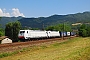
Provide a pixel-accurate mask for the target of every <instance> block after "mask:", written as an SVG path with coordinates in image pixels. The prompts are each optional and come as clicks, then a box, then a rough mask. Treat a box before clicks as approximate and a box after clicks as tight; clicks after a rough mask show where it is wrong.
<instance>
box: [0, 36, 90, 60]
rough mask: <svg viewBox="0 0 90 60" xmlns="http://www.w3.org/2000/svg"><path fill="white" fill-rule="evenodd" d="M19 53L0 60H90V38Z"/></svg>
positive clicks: (57, 43)
mask: <svg viewBox="0 0 90 60" xmlns="http://www.w3.org/2000/svg"><path fill="white" fill-rule="evenodd" d="M19 52H20V53H19ZM19 52H18V54H17V53H16V54H14V53H13V54H12V55H11V56H8V57H4V58H1V59H0V60H90V37H87V38H82V37H77V38H74V39H69V40H68V41H66V42H62V43H60V42H56V43H54V44H51V45H42V46H33V47H30V48H24V49H22V50H21V51H19ZM7 55H8V54H5V55H4V56H7Z"/></svg>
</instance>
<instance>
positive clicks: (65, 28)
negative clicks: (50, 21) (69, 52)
mask: <svg viewBox="0 0 90 60" xmlns="http://www.w3.org/2000/svg"><path fill="white" fill-rule="evenodd" d="M46 30H51V31H54V30H55V31H71V30H72V29H71V27H70V26H69V25H67V24H57V25H53V26H48V27H47V28H46Z"/></svg>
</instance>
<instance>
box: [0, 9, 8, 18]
mask: <svg viewBox="0 0 90 60" xmlns="http://www.w3.org/2000/svg"><path fill="white" fill-rule="evenodd" d="M0 16H4V17H10V13H7V12H3V10H2V9H1V8H0Z"/></svg>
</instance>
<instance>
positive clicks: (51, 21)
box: [19, 12, 90, 28]
mask: <svg viewBox="0 0 90 60" xmlns="http://www.w3.org/2000/svg"><path fill="white" fill-rule="evenodd" d="M19 21H20V22H21V24H22V26H23V27H31V28H43V25H44V27H47V26H49V25H56V24H60V23H63V22H64V23H68V24H73V23H77V22H80V23H87V22H88V23H90V12H83V13H76V14H68V15H52V16H49V17H39V18H23V19H20V20H19Z"/></svg>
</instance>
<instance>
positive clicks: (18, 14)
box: [11, 8, 25, 17]
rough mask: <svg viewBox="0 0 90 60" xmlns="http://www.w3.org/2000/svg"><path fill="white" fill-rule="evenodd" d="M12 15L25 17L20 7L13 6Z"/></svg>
mask: <svg viewBox="0 0 90 60" xmlns="http://www.w3.org/2000/svg"><path fill="white" fill-rule="evenodd" d="M12 11H13V12H12V13H11V14H12V16H15V17H18V16H22V17H25V16H24V14H23V13H20V11H19V9H18V8H12Z"/></svg>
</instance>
